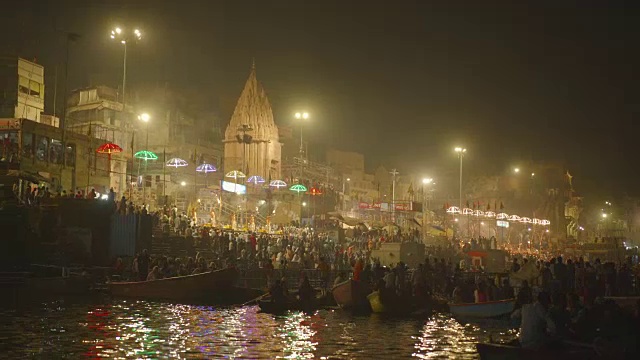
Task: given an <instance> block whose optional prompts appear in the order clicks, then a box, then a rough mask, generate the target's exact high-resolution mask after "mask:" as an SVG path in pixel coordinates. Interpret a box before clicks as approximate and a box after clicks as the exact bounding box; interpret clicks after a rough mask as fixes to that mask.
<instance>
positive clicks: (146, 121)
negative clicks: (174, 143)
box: [138, 113, 151, 205]
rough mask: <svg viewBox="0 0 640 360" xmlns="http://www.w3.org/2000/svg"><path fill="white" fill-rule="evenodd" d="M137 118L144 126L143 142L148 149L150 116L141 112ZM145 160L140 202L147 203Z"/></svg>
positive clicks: (145, 162)
mask: <svg viewBox="0 0 640 360" xmlns="http://www.w3.org/2000/svg"><path fill="white" fill-rule="evenodd" d="M138 120H140V121H142V122H143V123H144V128H145V132H146V133H147V134H146V137H147V139H146V142H145V150H149V120H151V116H150V115H149V114H147V113H142V114H140V115H138ZM146 177H147V160H145V161H144V178H143V179H142V202H143V203H144V204H145V205H146V204H147V184H146V182H147V181H146V180H147V179H146Z"/></svg>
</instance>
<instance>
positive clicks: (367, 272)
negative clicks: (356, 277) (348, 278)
mask: <svg viewBox="0 0 640 360" xmlns="http://www.w3.org/2000/svg"><path fill="white" fill-rule="evenodd" d="M372 278H373V271H372V270H371V264H367V265H365V267H364V269H363V270H362V274H360V282H361V283H362V285H363V286H364V287H365V288H366V289H371V279H372Z"/></svg>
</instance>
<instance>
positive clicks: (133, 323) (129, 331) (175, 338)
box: [0, 301, 516, 359]
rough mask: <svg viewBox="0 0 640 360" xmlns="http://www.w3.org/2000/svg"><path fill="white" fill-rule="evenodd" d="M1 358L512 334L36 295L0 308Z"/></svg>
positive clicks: (444, 323) (149, 354) (317, 354)
mask: <svg viewBox="0 0 640 360" xmlns="http://www.w3.org/2000/svg"><path fill="white" fill-rule="evenodd" d="M0 318H2V319H3V326H2V327H1V328H0V341H2V344H3V348H5V349H7V350H6V351H5V352H4V355H5V356H7V358H34V357H35V358H69V359H77V358H114V359H131V358H138V359H145V358H153V359H163V358H172V359H175V358H182V359H187V358H188V359H194V358H206V359H211V358H231V359H234V358H236V359H274V358H279V359H310V358H320V359H354V358H359V359H390V358H394V359H396V358H411V357H417V358H422V359H433V358H439V359H442V358H445V359H446V358H455V359H473V358H477V354H476V352H475V343H476V342H477V341H487V340H488V339H489V337H492V338H493V339H494V340H503V341H506V340H510V339H512V338H514V337H515V335H516V333H515V332H514V331H510V330H508V329H507V327H506V324H504V323H503V322H498V321H486V322H483V323H473V324H467V323H460V322H458V321H456V320H454V319H452V318H451V317H449V316H447V315H443V314H439V315H434V316H432V317H431V318H429V319H428V320H426V321H421V320H415V319H389V318H385V317H381V316H376V315H372V316H361V317H354V316H351V315H349V314H347V313H344V312H342V311H319V312H318V313H316V314H313V315H305V314H303V313H289V314H287V315H285V316H273V315H268V314H262V313H259V312H258V309H257V307H255V306H253V307H243V308H226V309H219V308H215V307H206V306H189V305H176V304H167V303H152V302H145V301H114V302H112V303H107V304H98V305H96V304H86V303H84V304H66V303H61V302H50V303H43V304H41V305H40V306H36V307H30V308H28V309H26V310H25V309H21V310H15V309H14V310H0Z"/></svg>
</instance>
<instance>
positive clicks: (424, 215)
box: [422, 178, 433, 240]
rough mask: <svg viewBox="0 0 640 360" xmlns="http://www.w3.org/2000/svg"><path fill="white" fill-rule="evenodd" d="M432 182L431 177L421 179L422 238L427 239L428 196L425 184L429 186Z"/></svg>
mask: <svg viewBox="0 0 640 360" xmlns="http://www.w3.org/2000/svg"><path fill="white" fill-rule="evenodd" d="M432 182H433V179H432V178H424V179H422V197H423V199H422V200H423V201H422V238H423V239H424V240H427V229H428V223H429V221H428V220H429V206H427V203H428V200H429V199H428V196H427V186H429V185H430V184H431V183H432Z"/></svg>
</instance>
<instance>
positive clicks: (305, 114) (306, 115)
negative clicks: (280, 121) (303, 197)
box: [294, 111, 309, 182]
mask: <svg viewBox="0 0 640 360" xmlns="http://www.w3.org/2000/svg"><path fill="white" fill-rule="evenodd" d="M294 116H295V118H296V119H297V120H301V121H300V178H299V179H298V182H302V169H303V166H304V162H305V161H304V159H305V151H304V145H303V144H302V129H303V126H302V120H307V119H309V113H308V112H305V111H303V112H297V113H295V115H294Z"/></svg>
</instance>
